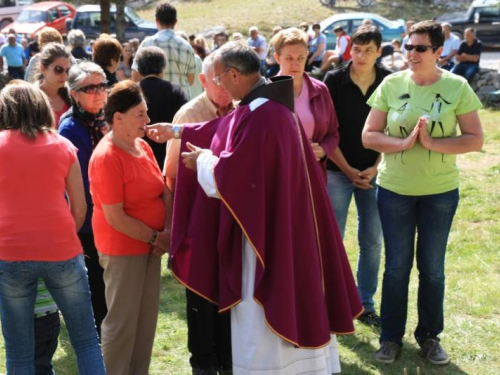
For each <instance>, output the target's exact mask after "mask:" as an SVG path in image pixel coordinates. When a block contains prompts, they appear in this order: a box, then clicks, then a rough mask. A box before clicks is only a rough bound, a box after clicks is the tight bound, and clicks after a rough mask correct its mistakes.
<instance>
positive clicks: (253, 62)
mask: <svg viewBox="0 0 500 375" xmlns="http://www.w3.org/2000/svg"><path fill="white" fill-rule="evenodd" d="M214 60H218V61H220V62H221V63H222V66H223V67H224V69H229V68H234V69H236V70H238V71H239V72H240V73H241V74H242V75H244V76H246V75H250V74H254V73H258V72H260V57H259V55H257V52H255V51H254V50H253V49H252V48H251V47H249V46H247V45H244V44H243V43H238V42H230V43H226V44H224V45H223V46H222V47H220V48H219V49H217V50H216V51H215V56H214Z"/></svg>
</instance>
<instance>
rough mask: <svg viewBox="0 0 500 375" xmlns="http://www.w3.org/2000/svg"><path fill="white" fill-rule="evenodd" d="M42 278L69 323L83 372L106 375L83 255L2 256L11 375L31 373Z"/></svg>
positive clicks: (0, 304) (0, 284)
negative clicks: (16, 259) (54, 259)
mask: <svg viewBox="0 0 500 375" xmlns="http://www.w3.org/2000/svg"><path fill="white" fill-rule="evenodd" d="M39 277H40V278H42V279H43V280H44V281H45V284H46V285H47V288H48V290H49V291H50V294H51V295H52V297H53V298H54V301H55V302H56V304H57V306H58V307H59V309H60V310H61V312H62V314H63V317H64V320H65V322H66V326H67V327H68V331H69V337H70V340H71V345H72V346H73V349H74V350H75V353H76V356H77V362H78V371H79V373H80V374H81V375H104V374H106V370H105V369H104V361H103V359H102V353H101V348H100V346H99V341H98V338H97V332H96V329H95V324H94V316H93V313H92V305H91V302H90V291H89V284H88V280H87V271H86V269H85V263H84V260H83V256H82V255H79V256H77V257H75V258H72V259H70V260H67V261H63V262H42V261H29V262H7V261H0V313H1V318H2V333H3V336H4V339H5V350H6V358H7V375H33V374H35V362H34V351H35V342H34V324H33V309H34V306H35V298H36V293H37V285H38V278H39Z"/></svg>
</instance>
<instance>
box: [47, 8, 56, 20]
mask: <svg viewBox="0 0 500 375" xmlns="http://www.w3.org/2000/svg"><path fill="white" fill-rule="evenodd" d="M48 13H49V22H54V21H55V20H57V19H58V18H59V13H58V12H57V9H56V8H52V9H49V11H48Z"/></svg>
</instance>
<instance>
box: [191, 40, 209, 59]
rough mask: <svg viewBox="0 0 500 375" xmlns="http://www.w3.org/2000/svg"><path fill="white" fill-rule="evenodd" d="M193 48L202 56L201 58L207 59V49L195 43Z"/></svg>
mask: <svg viewBox="0 0 500 375" xmlns="http://www.w3.org/2000/svg"><path fill="white" fill-rule="evenodd" d="M193 49H194V53H196V54H197V55H198V56H200V59H202V60H205V57H207V51H206V50H205V48H203V47H202V46H199V45H197V44H195V45H194V46H193Z"/></svg>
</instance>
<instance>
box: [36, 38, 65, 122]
mask: <svg viewBox="0 0 500 375" xmlns="http://www.w3.org/2000/svg"><path fill="white" fill-rule="evenodd" d="M70 67H71V54H70V53H69V52H68V51H67V50H66V47H64V45H62V44H59V43H49V44H47V45H46V46H45V47H43V49H42V52H41V53H40V74H39V76H38V82H37V83H36V84H37V85H39V87H40V89H41V90H42V91H43V92H44V93H45V94H46V95H47V96H48V97H49V100H50V105H51V107H52V111H53V112H54V118H55V125H56V129H57V127H58V126H59V119H60V118H61V116H62V115H63V114H64V113H65V112H66V111H67V110H68V109H69V107H70V106H71V101H70V98H69V92H68V87H67V85H66V84H67V82H68V72H69V68H70Z"/></svg>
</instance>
